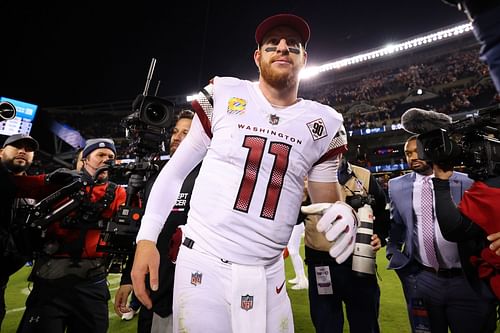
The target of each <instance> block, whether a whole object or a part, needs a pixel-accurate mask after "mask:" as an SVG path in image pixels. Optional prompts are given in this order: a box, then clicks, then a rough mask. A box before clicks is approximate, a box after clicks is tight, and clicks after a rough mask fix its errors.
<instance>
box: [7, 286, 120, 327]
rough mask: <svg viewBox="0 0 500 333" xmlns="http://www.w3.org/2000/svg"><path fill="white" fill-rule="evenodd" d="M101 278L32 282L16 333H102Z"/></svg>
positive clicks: (104, 293)
mask: <svg viewBox="0 0 500 333" xmlns="http://www.w3.org/2000/svg"><path fill="white" fill-rule="evenodd" d="M109 298H110V294H109V290H108V285H107V282H106V280H105V279H101V280H99V281H97V282H93V281H84V282H80V283H76V284H71V285H61V284H60V283H54V282H47V281H36V282H35V283H34V284H33V290H32V291H31V293H30V295H29V296H28V299H27V300H26V311H25V312H24V315H23V318H22V319H21V323H20V325H19V328H18V330H17V332H18V333H35V332H36V333H45V332H46V333H64V332H66V333H89V332H92V333H106V332H107V330H108V326H109V319H108V300H109Z"/></svg>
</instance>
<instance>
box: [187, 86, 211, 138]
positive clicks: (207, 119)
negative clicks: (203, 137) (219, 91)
mask: <svg viewBox="0 0 500 333" xmlns="http://www.w3.org/2000/svg"><path fill="white" fill-rule="evenodd" d="M213 96H214V84H213V80H212V81H210V84H208V85H207V86H206V87H205V88H203V89H201V91H200V92H199V93H198V95H197V97H196V99H195V100H194V101H193V102H192V103H191V105H192V107H193V109H194V111H195V112H196V114H197V115H198V118H200V121H201V124H202V125H203V129H204V131H205V133H206V134H207V136H208V137H209V138H212V117H213V112H214V100H213Z"/></svg>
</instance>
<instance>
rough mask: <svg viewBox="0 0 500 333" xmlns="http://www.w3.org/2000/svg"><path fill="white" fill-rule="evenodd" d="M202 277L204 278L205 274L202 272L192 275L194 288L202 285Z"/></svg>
mask: <svg viewBox="0 0 500 333" xmlns="http://www.w3.org/2000/svg"><path fill="white" fill-rule="evenodd" d="M202 277H203V274H202V273H200V272H194V273H191V284H192V285H194V286H197V285H199V284H201V278H202Z"/></svg>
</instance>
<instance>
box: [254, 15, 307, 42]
mask: <svg viewBox="0 0 500 333" xmlns="http://www.w3.org/2000/svg"><path fill="white" fill-rule="evenodd" d="M278 26H287V27H290V28H292V29H293V30H295V31H297V32H298V33H299V35H300V37H301V38H302V44H303V45H304V47H306V44H307V42H308V41H309V37H310V36H311V30H310V29H309V25H308V24H307V22H306V21H305V20H304V19H303V18H301V17H299V16H297V15H293V14H278V15H274V16H271V17H268V18H266V19H265V20H264V21H262V22H261V23H260V24H259V26H258V27H257V30H255V41H256V42H257V44H258V45H261V44H262V40H263V39H264V36H265V35H266V34H267V33H268V32H269V31H270V30H271V29H274V28H276V27H278Z"/></svg>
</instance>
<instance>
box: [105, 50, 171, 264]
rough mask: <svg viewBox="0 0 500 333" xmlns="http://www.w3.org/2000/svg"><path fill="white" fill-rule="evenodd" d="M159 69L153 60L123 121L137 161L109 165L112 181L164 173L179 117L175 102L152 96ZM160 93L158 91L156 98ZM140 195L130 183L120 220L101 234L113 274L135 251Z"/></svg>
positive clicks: (117, 219)
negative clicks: (164, 158) (164, 153)
mask: <svg viewBox="0 0 500 333" xmlns="http://www.w3.org/2000/svg"><path fill="white" fill-rule="evenodd" d="M155 65H156V59H155V58H153V59H152V61H151V65H150V68H149V72H148V76H147V79H146V85H145V88H144V92H143V93H142V94H141V95H138V96H137V97H136V99H135V100H134V102H133V103H132V110H133V112H132V113H131V114H130V115H128V116H127V117H125V118H124V119H122V121H121V125H122V126H123V127H125V137H126V139H127V141H128V143H129V145H128V150H127V155H128V156H129V157H131V158H133V161H132V162H130V163H120V164H115V163H109V172H110V178H111V179H115V178H116V177H118V178H123V177H125V178H129V177H131V176H132V175H134V174H135V175H139V176H140V177H142V178H143V180H144V181H146V180H148V179H150V177H151V176H153V175H155V174H156V173H158V171H159V169H160V165H159V162H160V160H159V155H160V153H161V152H162V151H165V145H164V142H165V140H166V139H167V133H168V131H169V130H170V128H171V127H173V126H174V125H175V121H176V119H175V116H176V114H175V109H174V105H173V103H172V102H170V101H168V100H166V99H163V98H160V97H157V96H149V95H148V91H149V85H150V82H151V79H152V76H153V72H154V68H155ZM157 92H158V88H157V89H156V92H155V95H156V93H157ZM110 162H113V161H110ZM129 179H130V178H129ZM140 191H141V188H137V187H135V186H131V184H130V182H129V186H127V200H126V203H125V205H124V206H122V207H121V208H120V210H119V212H118V214H117V216H116V217H115V218H114V219H113V220H111V221H109V222H108V223H107V225H106V227H105V228H104V230H103V231H102V233H101V240H102V242H100V245H99V246H98V247H97V250H98V251H102V252H107V253H110V254H112V256H111V257H112V263H111V265H110V272H120V271H121V270H122V268H123V266H124V264H125V260H126V258H127V256H128V255H129V254H132V253H133V251H134V248H135V237H136V235H137V232H138V231H139V226H140V221H141V219H142V216H143V214H144V209H143V208H138V207H133V206H132V205H131V203H132V199H133V197H134V196H135V195H137V194H138V193H139V192H140ZM141 197H142V196H141ZM141 199H144V198H141Z"/></svg>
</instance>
